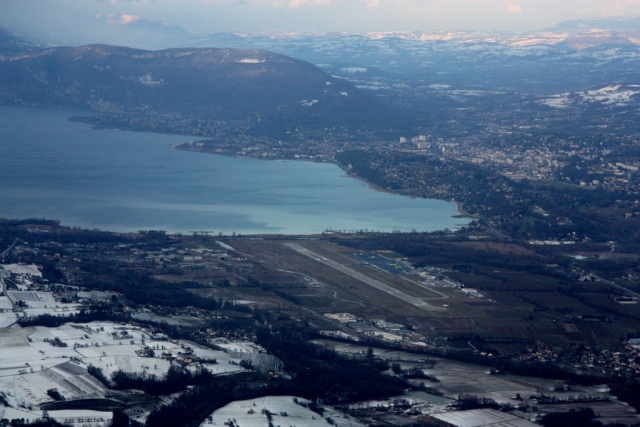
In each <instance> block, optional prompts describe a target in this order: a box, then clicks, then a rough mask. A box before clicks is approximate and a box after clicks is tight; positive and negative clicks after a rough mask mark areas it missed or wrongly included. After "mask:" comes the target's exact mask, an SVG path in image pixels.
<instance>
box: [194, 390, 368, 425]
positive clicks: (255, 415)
mask: <svg viewBox="0 0 640 427" xmlns="http://www.w3.org/2000/svg"><path fill="white" fill-rule="evenodd" d="M294 399H295V400H297V401H298V402H299V403H301V404H304V405H308V404H309V403H310V401H308V400H306V399H302V398H296V397H293V396H266V397H261V398H257V399H251V400H242V401H236V402H231V403H230V404H228V405H227V406H225V407H223V408H220V409H218V410H217V411H215V412H214V413H213V414H211V416H209V418H208V419H207V420H206V421H205V422H204V423H202V424H200V427H209V426H223V425H224V424H225V423H226V422H227V421H229V420H232V421H233V422H234V424H235V425H236V426H242V427H266V426H268V425H269V419H268V415H267V412H268V413H269V414H271V415H270V416H271V418H272V420H271V422H272V424H273V425H281V426H304V427H324V426H329V425H337V426H345V427H346V426H357V427H360V426H363V425H362V424H360V423H358V422H357V421H355V420H354V419H352V418H349V417H347V416H345V415H344V414H342V413H340V412H338V411H336V410H334V409H333V408H330V407H326V406H325V407H324V409H325V412H324V413H323V414H322V415H320V414H317V413H315V412H313V411H311V410H310V409H307V408H306V407H304V406H302V405H300V404H298V403H295V401H294Z"/></svg>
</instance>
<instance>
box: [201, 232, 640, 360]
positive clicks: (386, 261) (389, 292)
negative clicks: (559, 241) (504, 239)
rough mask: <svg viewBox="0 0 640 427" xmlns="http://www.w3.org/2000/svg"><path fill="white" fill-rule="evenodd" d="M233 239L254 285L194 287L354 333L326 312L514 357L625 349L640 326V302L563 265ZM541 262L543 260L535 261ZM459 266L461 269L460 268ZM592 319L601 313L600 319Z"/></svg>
mask: <svg viewBox="0 0 640 427" xmlns="http://www.w3.org/2000/svg"><path fill="white" fill-rule="evenodd" d="M355 239H356V241H357V238H355ZM228 246H229V247H230V248H233V249H234V252H231V253H233V254H235V255H234V256H239V257H242V259H243V260H244V261H242V266H243V267H242V269H241V270H240V271H241V273H240V274H241V275H242V276H241V277H243V278H245V279H246V278H250V280H249V283H244V284H243V285H242V286H234V285H232V286H228V287H209V288H206V289H196V290H194V292H196V293H198V294H201V295H208V296H212V297H216V298H223V299H232V300H235V301H238V302H239V303H242V304H248V305H254V306H256V307H261V308H263V309H270V310H278V311H282V312H285V313H287V314H289V315H292V316H294V318H298V319H300V318H303V317H304V318H308V316H309V315H311V316H312V318H313V319H315V320H312V321H313V322H315V323H316V326H318V327H320V328H321V329H331V328H333V329H338V330H343V331H345V332H347V333H348V330H346V329H344V326H343V325H338V324H336V323H335V322H334V323H333V325H331V323H330V322H328V321H327V320H326V319H322V315H323V314H324V313H341V312H348V313H352V314H354V315H356V316H359V317H362V318H363V319H365V320H375V319H386V320H391V321H393V322H397V323H400V324H404V325H411V326H412V327H413V328H414V330H416V331H417V332H419V333H421V334H423V335H424V336H427V337H451V336H457V335H460V336H467V337H468V336H481V337H486V338H490V339H497V340H500V341H501V342H497V341H496V342H494V343H492V344H491V345H483V346H481V348H486V349H489V350H491V351H493V352H498V353H508V354H509V353H514V352H515V353H517V352H520V351H523V350H524V348H523V347H522V343H523V342H526V341H529V342H533V340H534V339H535V338H536V337H544V341H545V342H547V343H549V344H551V345H554V346H559V347H567V346H570V345H571V344H585V345H603V346H612V345H613V346H616V345H619V344H620V337H622V336H624V335H625V334H627V333H630V332H632V331H633V330H636V329H638V328H640V304H635V305H627V306H623V305H621V304H619V303H616V302H615V301H614V300H609V298H608V297H606V298H603V296H605V295H608V294H603V293H604V292H607V291H610V289H611V288H610V287H609V286H608V285H607V284H606V283H602V282H587V283H580V284H579V285H578V284H575V285H569V286H567V283H566V282H567V281H566V278H563V276H562V275H561V274H560V273H559V272H558V271H557V268H555V270H554V268H553V267H544V268H537V269H535V270H534V271H529V270H530V269H529V270H527V268H528V267H526V264H525V266H523V267H522V268H517V266H516V265H515V264H514V265H501V266H500V267H497V268H496V267H495V266H492V265H490V264H487V265H485V264H481V263H478V262H473V263H464V262H463V263H462V265H461V266H460V261H457V260H456V259H455V258H451V257H449V258H447V259H446V264H445V265H444V266H443V265H442V264H436V265H435V266H436V267H438V268H443V269H444V271H446V273H437V272H431V273H428V274H422V273H420V274H418V273H419V271H418V270H415V269H414V268H413V267H411V265H410V264H409V263H408V262H407V261H406V260H404V259H403V258H402V257H399V256H398V254H397V253H395V252H390V251H366V250H362V249H359V250H356V249H353V248H350V247H347V246H344V245H341V244H336V243H335V242H330V241H327V240H324V239H296V240H287V239H267V238H265V239H251V240H249V239H247V240H243V239H238V240H232V241H229V244H228ZM458 246H459V247H460V248H461V250H473V251H476V252H474V253H480V254H485V253H486V254H491V255H490V256H492V257H498V259H500V258H502V257H516V258H514V259H515V260H517V259H518V258H517V257H520V256H522V257H526V259H527V260H529V261H530V262H536V263H540V262H544V260H543V257H541V256H540V255H538V254H536V253H535V252H533V251H532V250H530V249H528V248H524V247H522V246H519V245H515V244H505V243H494V242H478V243H474V242H469V243H461V244H458ZM462 248H465V249H462ZM487 256H489V255H487ZM491 259H493V258H491ZM535 259H540V260H538V261H531V260H535ZM511 262H513V261H511ZM456 263H458V264H456ZM453 265H458V267H456V269H455V270H452V269H450V267H451V266H453ZM236 274H237V273H236ZM442 274H444V276H443V275H442ZM233 280H234V279H233V277H230V281H231V282H232V283H233ZM559 290H563V292H559ZM603 307H604V308H606V310H608V311H609V312H611V313H616V312H617V313H619V314H621V315H624V316H625V317H626V319H625V321H624V322H610V321H608V320H607V318H606V317H594V316H599V315H602V314H603V310H602V309H603ZM636 313H637V314H636ZM584 316H587V317H589V316H591V318H590V321H585V320H583V319H582V317H584ZM605 316H606V315H605ZM627 316H628V317H627ZM636 318H637V319H638V320H636ZM508 341H513V342H512V343H508Z"/></svg>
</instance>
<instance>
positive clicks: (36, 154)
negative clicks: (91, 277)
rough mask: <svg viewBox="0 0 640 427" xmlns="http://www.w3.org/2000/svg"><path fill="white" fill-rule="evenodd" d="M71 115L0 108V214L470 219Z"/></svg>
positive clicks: (116, 221) (316, 223)
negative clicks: (84, 121)
mask: <svg viewBox="0 0 640 427" xmlns="http://www.w3.org/2000/svg"><path fill="white" fill-rule="evenodd" d="M78 114H79V112H78V111H73V110H64V109H42V108H26V107H14V106H0V150H1V151H0V217H2V218H34V217H35V218H48V219H58V220H61V221H62V224H63V225H66V226H78V227H83V228H90V229H93V228H96V229H101V230H109V231H137V230H151V229H154V230H158V229H161V230H166V231H168V232H182V233H189V232H192V231H200V230H206V231H211V232H215V233H218V232H221V233H224V234H232V233H234V232H235V233H239V234H257V233H283V234H312V233H319V232H322V231H324V230H326V229H332V230H375V231H393V230H400V231H411V230H418V231H432V230H441V229H445V228H456V227H458V226H459V225H460V224H464V223H466V222H467V220H465V219H460V218H454V216H455V215H456V214H457V211H456V208H455V206H454V205H453V204H452V203H450V202H446V201H440V200H426V199H416V198H410V197H405V196H399V195H393V194H389V193H384V192H380V191H375V190H374V189H372V188H370V187H369V186H368V185H367V184H366V183H365V182H363V181H360V180H357V179H351V178H348V177H346V174H345V173H344V171H342V170H341V169H340V168H339V167H337V166H336V165H334V164H329V163H310V162H300V161H262V160H254V159H241V158H233V157H226V156H216V155H209V154H202V153H195V152H187V151H178V150H174V149H173V148H171V145H172V144H175V143H178V142H183V141H188V140H191V139H196V138H194V137H189V136H177V135H160V134H152V133H143V132H125V131H117V130H93V129H92V128H91V126H88V125H86V124H82V123H76V122H70V121H68V120H67V118H68V117H70V116H72V115H78Z"/></svg>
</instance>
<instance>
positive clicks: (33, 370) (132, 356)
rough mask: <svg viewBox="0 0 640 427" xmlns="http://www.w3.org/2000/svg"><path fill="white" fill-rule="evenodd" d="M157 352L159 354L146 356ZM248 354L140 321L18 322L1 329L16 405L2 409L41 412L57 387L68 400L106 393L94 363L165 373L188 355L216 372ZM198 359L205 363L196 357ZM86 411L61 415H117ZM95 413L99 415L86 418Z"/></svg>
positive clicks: (5, 384)
mask: <svg viewBox="0 0 640 427" xmlns="http://www.w3.org/2000/svg"><path fill="white" fill-rule="evenodd" d="M2 314H3V315H4V316H5V318H7V319H8V320H11V319H10V318H9V317H8V316H7V315H8V314H11V315H13V313H2ZM13 316H14V317H13V319H15V315H13ZM2 319H3V318H2V317H0V321H2ZM8 320H7V321H8ZM244 344H246V343H243V345H244ZM150 350H151V351H150ZM151 353H153V356H154V357H143V354H145V355H146V356H149V355H150V354H151ZM243 354H251V353H237V352H228V351H222V350H212V349H209V348H205V347H201V346H199V345H197V344H195V343H192V342H189V341H183V340H168V339H165V338H164V337H162V336H153V335H152V334H151V333H150V332H149V331H147V330H145V329H143V328H140V327H138V326H134V325H127V324H116V323H111V322H92V323H88V324H74V323H68V324H65V325H63V326H60V327H58V328H47V327H42V326H36V327H29V328H21V327H19V326H12V327H10V328H7V329H6V330H4V331H3V332H2V334H0V391H2V392H3V393H4V398H5V400H6V402H7V404H8V405H9V406H10V407H2V406H0V412H2V411H4V418H7V419H12V418H8V416H11V417H14V415H11V414H14V412H15V411H17V412H15V414H16V416H15V417H14V418H25V419H34V420H35V419H37V418H40V417H41V416H42V411H40V410H39V409H38V408H39V405H41V404H43V403H47V402H52V401H53V398H52V397H51V396H50V395H49V394H48V393H47V391H48V390H51V389H56V390H57V392H58V393H59V394H60V395H62V396H63V397H64V398H65V399H66V400H74V399H90V398H102V397H104V396H105V392H106V390H107V389H106V387H105V386H104V385H103V384H102V383H101V382H100V381H98V380H97V379H96V378H94V377H93V376H91V375H90V374H89V373H88V372H87V368H88V367H89V366H90V365H93V366H95V367H98V368H100V369H102V371H103V373H104V375H105V376H106V377H107V378H109V377H110V376H111V374H112V373H113V372H115V371H118V370H121V371H125V372H131V373H139V374H149V375H155V376H157V377H162V376H164V375H165V374H166V373H167V371H168V370H169V367H170V366H171V364H172V363H174V361H176V360H182V363H185V364H187V367H188V369H194V370H195V369H198V367H203V368H205V369H208V370H210V371H211V372H213V373H215V374H227V373H233V372H242V371H244V370H245V368H243V367H241V366H239V363H240V362H241V361H242V360H243V357H242V355H243ZM198 359H200V360H201V361H202V363H200V362H196V360H198ZM25 411H26V412H25ZM23 412H24V413H23ZM56 412H59V411H50V413H49V415H50V416H52V417H54V413H56ZM25 413H27V414H30V415H29V416H27V415H25ZM81 413H82V412H79V411H73V416H71V415H69V414H66V415H61V417H62V418H58V416H57V415H55V417H56V418H57V419H64V420H66V419H71V418H74V417H75V418H77V419H82V420H84V421H83V422H80V421H78V425H90V426H101V425H108V423H109V420H110V418H111V413H107V415H103V414H98V415H96V414H94V415H95V416H94V415H87V416H86V417H84V416H81V415H77V414H81ZM0 418H2V417H0ZM89 418H91V419H94V418H95V419H96V420H97V421H95V423H94V422H92V421H86V420H87V419H89ZM100 419H101V420H102V421H100ZM105 420H106V421H105ZM63 422H67V421H63Z"/></svg>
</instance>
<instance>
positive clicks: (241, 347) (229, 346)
mask: <svg viewBox="0 0 640 427" xmlns="http://www.w3.org/2000/svg"><path fill="white" fill-rule="evenodd" d="M212 344H215V345H216V346H218V347H221V348H224V349H225V350H229V351H237V352H240V353H266V350H265V349H264V348H262V347H260V346H259V345H258V344H256V343H253V342H251V341H233V342H230V341H227V340H225V339H218V340H214V341H213V342H212Z"/></svg>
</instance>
